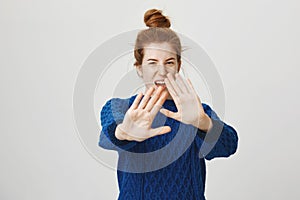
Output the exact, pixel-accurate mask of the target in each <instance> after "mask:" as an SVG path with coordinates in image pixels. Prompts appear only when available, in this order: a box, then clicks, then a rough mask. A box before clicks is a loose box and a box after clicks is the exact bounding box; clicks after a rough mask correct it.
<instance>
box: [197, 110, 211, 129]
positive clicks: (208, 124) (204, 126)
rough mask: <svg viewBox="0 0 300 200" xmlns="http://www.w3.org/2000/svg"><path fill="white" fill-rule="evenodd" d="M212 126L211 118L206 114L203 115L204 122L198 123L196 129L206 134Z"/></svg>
mask: <svg viewBox="0 0 300 200" xmlns="http://www.w3.org/2000/svg"><path fill="white" fill-rule="evenodd" d="M212 126H213V123H212V121H211V118H210V117H209V116H208V115H207V114H205V117H204V121H203V123H199V127H198V128H199V129H200V130H202V131H204V132H206V133H207V132H209V131H210V129H211V128H212Z"/></svg>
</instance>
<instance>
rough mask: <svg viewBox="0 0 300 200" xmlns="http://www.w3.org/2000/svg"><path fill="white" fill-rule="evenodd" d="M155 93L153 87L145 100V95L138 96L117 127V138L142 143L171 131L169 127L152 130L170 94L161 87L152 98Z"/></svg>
mask: <svg viewBox="0 0 300 200" xmlns="http://www.w3.org/2000/svg"><path fill="white" fill-rule="evenodd" d="M154 91H155V89H154V87H151V88H150V89H149V90H148V91H147V92H146V94H145V96H144V98H143V99H142V97H143V94H142V93H139V94H138V96H137V97H136V98H135V100H134V102H133V103H132V105H131V107H130V108H129V109H128V110H127V112H126V114H125V117H124V120H123V123H121V124H119V125H118V126H117V129H116V131H115V136H116V138H118V139H119V140H129V141H138V142H142V141H144V140H146V139H148V138H151V137H154V136H156V135H162V134H165V133H168V132H170V131H171V128H170V127H169V126H162V127H158V128H155V129H153V128H151V125H152V122H153V120H154V118H155V116H156V114H157V113H158V112H159V110H160V109H161V107H162V105H163V103H164V102H165V100H166V99H167V97H168V92H167V90H164V87H163V86H159V87H158V88H157V89H156V91H155V94H154V95H153V96H152V97H151V95H152V94H153V92H154ZM141 99H142V101H141ZM140 101H141V102H140Z"/></svg>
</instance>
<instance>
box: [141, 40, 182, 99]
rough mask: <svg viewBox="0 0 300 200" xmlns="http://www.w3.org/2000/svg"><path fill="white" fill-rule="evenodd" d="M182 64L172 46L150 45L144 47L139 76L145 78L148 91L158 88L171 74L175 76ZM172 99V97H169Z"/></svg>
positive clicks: (164, 44) (167, 44) (162, 44)
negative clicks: (151, 88) (152, 87)
mask: <svg viewBox="0 0 300 200" xmlns="http://www.w3.org/2000/svg"><path fill="white" fill-rule="evenodd" d="M179 69H180V63H178V61H177V55H176V52H175V50H174V49H173V48H172V46H171V45H170V44H169V43H167V42H165V43H150V44H149V45H146V46H145V47H144V57H143V61H142V65H141V66H138V67H137V71H138V73H139V75H140V76H141V77H142V78H143V81H144V84H145V86H146V90H148V89H149V88H150V87H151V86H154V87H155V88H157V87H158V84H159V83H162V82H163V80H164V79H165V78H166V77H167V74H168V73H170V74H172V75H173V76H174V75H175V74H176V73H177V72H178V71H179ZM169 99H170V96H169Z"/></svg>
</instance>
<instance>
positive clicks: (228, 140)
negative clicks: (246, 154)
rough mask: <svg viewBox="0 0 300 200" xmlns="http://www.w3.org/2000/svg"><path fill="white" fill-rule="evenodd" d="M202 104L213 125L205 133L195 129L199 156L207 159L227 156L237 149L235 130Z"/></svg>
mask: <svg viewBox="0 0 300 200" xmlns="http://www.w3.org/2000/svg"><path fill="white" fill-rule="evenodd" d="M202 105H203V108H204V110H205V113H206V114H207V115H208V116H209V117H210V118H211V120H212V123H213V127H212V128H211V129H210V131H209V132H207V133H206V132H204V131H202V130H200V129H198V130H197V135H196V139H195V140H196V145H197V146H198V148H199V153H200V156H201V157H204V158H205V159H207V160H211V159H213V158H216V157H229V156H230V155H232V154H234V153H235V152H236V150H237V145H238V136H237V132H236V130H235V129H234V128H233V127H232V126H230V125H228V124H226V123H224V122H223V121H221V120H220V118H219V117H218V115H217V114H216V113H215V112H214V111H213V110H212V109H211V108H210V106H208V105H207V104H202Z"/></svg>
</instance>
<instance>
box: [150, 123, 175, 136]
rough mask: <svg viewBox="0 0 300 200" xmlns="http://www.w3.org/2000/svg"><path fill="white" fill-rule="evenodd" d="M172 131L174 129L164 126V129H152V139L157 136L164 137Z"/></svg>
mask: <svg viewBox="0 0 300 200" xmlns="http://www.w3.org/2000/svg"><path fill="white" fill-rule="evenodd" d="M171 130H172V129H171V127H170V126H162V127H158V128H155V129H151V131H150V138H151V137H154V136H157V135H163V134H166V133H169V132H171Z"/></svg>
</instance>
